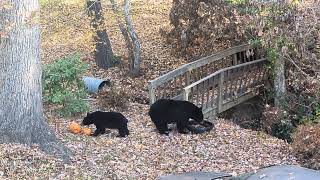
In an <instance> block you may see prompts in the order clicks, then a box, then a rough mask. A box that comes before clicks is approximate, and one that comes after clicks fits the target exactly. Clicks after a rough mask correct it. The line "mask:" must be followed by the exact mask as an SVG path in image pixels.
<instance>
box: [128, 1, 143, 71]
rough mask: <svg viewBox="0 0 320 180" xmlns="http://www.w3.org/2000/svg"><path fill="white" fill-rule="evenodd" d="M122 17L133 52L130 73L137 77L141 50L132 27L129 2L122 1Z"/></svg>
mask: <svg viewBox="0 0 320 180" xmlns="http://www.w3.org/2000/svg"><path fill="white" fill-rule="evenodd" d="M124 3H125V4H124V15H125V21H126V24H127V28H128V31H129V34H130V37H131V40H132V42H133V44H134V46H133V51H134V54H133V55H134V62H133V70H132V73H133V74H134V75H138V74H139V72H140V63H141V48H140V40H139V38H138V36H137V33H136V32H135V30H134V27H133V25H132V21H131V18H130V14H129V0H124Z"/></svg>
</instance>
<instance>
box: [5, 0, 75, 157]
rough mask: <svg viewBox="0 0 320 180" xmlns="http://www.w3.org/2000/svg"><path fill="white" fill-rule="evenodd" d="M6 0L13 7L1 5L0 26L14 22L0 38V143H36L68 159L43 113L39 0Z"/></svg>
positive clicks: (64, 149)
mask: <svg viewBox="0 0 320 180" xmlns="http://www.w3.org/2000/svg"><path fill="white" fill-rule="evenodd" d="M8 2H9V3H11V4H12V9H7V10H4V9H2V10H1V8H0V27H6V26H8V25H13V26H12V29H10V30H9V31H7V32H6V33H7V35H8V36H5V37H4V36H1V37H0V47H1V50H0V117H1V118H0V143H12V142H14V143H22V144H26V145H31V144H33V143H36V144H39V146H40V148H41V149H42V150H43V151H45V152H47V153H50V154H53V155H55V156H57V157H59V158H62V159H63V160H64V161H65V162H68V161H69V160H70V157H69V155H70V151H69V150H68V149H67V148H65V147H64V146H63V145H62V144H61V142H60V141H59V140H58V139H57V138H56V136H55V134H54V133H53V131H52V130H51V129H50V128H49V125H48V124H47V122H46V121H45V119H44V116H43V106H42V86H41V82H42V81H41V73H42V71H41V62H40V28H39V22H38V20H39V2H38V0H8ZM6 21H7V22H9V23H7V24H5V22H6ZM3 29H4V28H1V29H0V31H1V30H2V32H3Z"/></svg>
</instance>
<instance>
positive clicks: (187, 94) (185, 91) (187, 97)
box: [182, 89, 190, 101]
mask: <svg viewBox="0 0 320 180" xmlns="http://www.w3.org/2000/svg"><path fill="white" fill-rule="evenodd" d="M189 92H190V89H184V90H183V96H182V98H183V100H184V101H189Z"/></svg>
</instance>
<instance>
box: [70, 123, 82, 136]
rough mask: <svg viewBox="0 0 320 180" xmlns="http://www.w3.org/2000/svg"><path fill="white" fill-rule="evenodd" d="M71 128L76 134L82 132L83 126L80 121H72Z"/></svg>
mask: <svg viewBox="0 0 320 180" xmlns="http://www.w3.org/2000/svg"><path fill="white" fill-rule="evenodd" d="M69 130H70V131H71V132H73V133H75V134H78V133H80V132H81V126H80V125H79V124H78V123H76V122H74V121H72V122H71V123H70V125H69Z"/></svg>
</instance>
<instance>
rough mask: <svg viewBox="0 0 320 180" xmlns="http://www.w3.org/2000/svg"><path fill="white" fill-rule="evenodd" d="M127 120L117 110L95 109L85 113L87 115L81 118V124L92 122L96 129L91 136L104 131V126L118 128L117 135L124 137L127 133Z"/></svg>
mask: <svg viewBox="0 0 320 180" xmlns="http://www.w3.org/2000/svg"><path fill="white" fill-rule="evenodd" d="M127 123H128V120H127V119H126V118H125V117H124V116H123V115H122V114H121V113H118V112H102V111H96V112H93V113H87V116H86V117H84V118H83V121H82V123H81V125H90V124H94V125H95V126H96V131H95V132H94V133H93V134H92V136H98V135H99V134H104V133H105V128H108V129H118V130H119V136H120V137H125V136H127V135H129V130H128V127H127Z"/></svg>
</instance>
